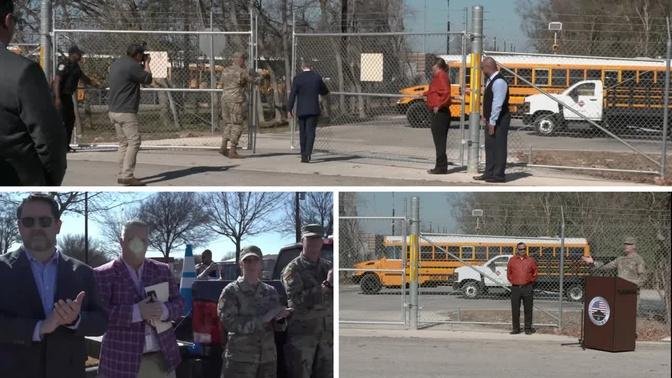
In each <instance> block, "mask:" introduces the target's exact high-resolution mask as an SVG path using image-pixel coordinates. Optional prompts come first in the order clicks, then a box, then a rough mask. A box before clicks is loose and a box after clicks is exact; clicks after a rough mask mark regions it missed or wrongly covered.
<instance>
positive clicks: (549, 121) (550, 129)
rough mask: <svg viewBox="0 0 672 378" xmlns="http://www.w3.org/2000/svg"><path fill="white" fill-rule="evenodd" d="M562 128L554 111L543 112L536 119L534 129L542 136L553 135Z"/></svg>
mask: <svg viewBox="0 0 672 378" xmlns="http://www.w3.org/2000/svg"><path fill="white" fill-rule="evenodd" d="M559 129H560V120H559V119H558V117H556V115H555V114H552V113H542V114H540V115H538V116H536V118H535V119H534V130H535V131H536V132H537V134H539V135H541V136H551V135H553V134H555V133H556V132H557V131H558V130H559Z"/></svg>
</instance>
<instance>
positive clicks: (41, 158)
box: [0, 0, 66, 186]
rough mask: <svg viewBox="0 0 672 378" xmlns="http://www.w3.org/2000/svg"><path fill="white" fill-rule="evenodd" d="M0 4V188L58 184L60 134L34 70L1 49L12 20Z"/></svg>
mask: <svg viewBox="0 0 672 378" xmlns="http://www.w3.org/2000/svg"><path fill="white" fill-rule="evenodd" d="M13 12H14V4H13V2H12V0H0V67H2V69H0V186H9V185H30V186H44V185H61V182H62V181H63V176H64V175H65V168H66V160H65V153H66V152H65V130H64V129H63V126H61V123H60V117H59V116H58V113H57V111H56V108H55V107H54V104H53V102H52V101H51V94H50V91H49V85H48V84H47V79H46V78H45V76H44V72H42V69H41V68H40V66H39V65H38V64H37V63H35V62H33V61H31V60H28V59H26V58H23V57H21V56H19V55H17V54H14V53H12V52H10V51H7V49H6V47H7V45H8V44H9V41H10V40H11V39H12V34H13V33H14V27H15V26H16V22H17V18H16V16H14V14H13Z"/></svg>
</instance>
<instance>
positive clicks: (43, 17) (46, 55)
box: [40, 0, 52, 80]
mask: <svg viewBox="0 0 672 378" xmlns="http://www.w3.org/2000/svg"><path fill="white" fill-rule="evenodd" d="M51 20H52V15H51V0H43V1H42V5H41V7H40V48H41V50H40V65H42V70H43V71H44V74H45V75H46V76H47V80H49V79H51V77H52V75H51V72H52V71H51V65H50V60H51V44H50V41H49V34H50V32H51V25H49V24H50V22H51Z"/></svg>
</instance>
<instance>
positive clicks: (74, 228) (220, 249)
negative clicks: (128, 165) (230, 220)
mask: <svg viewBox="0 0 672 378" xmlns="http://www.w3.org/2000/svg"><path fill="white" fill-rule="evenodd" d="M109 194H110V195H112V196H113V197H118V198H119V201H128V197H124V196H125V193H123V192H122V193H116V192H110V193H109ZM151 194H153V193H152V192H136V193H133V196H134V197H135V198H137V199H142V198H146V197H148V196H150V195H151ZM23 196H24V195H23V194H22V193H21V194H20V195H19V197H20V198H21V197H23ZM119 211H121V209H116V210H113V211H112V213H111V214H110V215H111V216H113V215H114V213H115V212H119ZM282 212H283V210H278V211H276V212H275V213H274V217H275V219H278V218H281V217H282V215H283V214H282ZM62 221H63V226H62V227H61V233H60V234H59V237H60V236H64V235H69V234H75V235H77V234H79V235H83V234H84V217H83V216H81V215H78V214H74V213H69V212H67V213H65V214H64V216H63V217H62ZM89 235H90V237H91V238H94V239H99V240H100V241H103V242H105V240H104V239H103V236H102V232H101V227H100V225H99V224H98V223H97V222H95V221H94V220H91V219H90V220H89ZM293 242H294V235H287V234H281V233H278V232H266V233H263V234H259V235H256V236H253V237H250V238H247V239H243V246H246V245H250V244H254V245H257V246H258V247H259V248H261V250H262V251H263V252H264V253H268V254H274V253H277V252H278V251H279V250H280V248H281V247H284V246H285V245H288V244H291V243H293ZM14 247H18V245H16V246H14ZM206 248H207V249H210V250H211V251H212V252H213V259H214V260H215V261H219V260H221V259H222V258H224V257H230V256H231V255H232V254H233V253H235V245H234V244H233V243H232V242H231V241H230V240H229V239H227V238H225V237H219V238H217V239H214V240H212V241H211V242H209V243H208V244H207V245H195V246H194V254H200V253H201V252H202V251H203V250H204V249H206ZM184 251H185V248H184V247H181V248H179V249H177V250H175V252H171V257H175V258H180V257H183V256H184ZM148 256H150V257H155V256H156V257H158V256H161V253H160V252H158V251H151V250H150V251H148Z"/></svg>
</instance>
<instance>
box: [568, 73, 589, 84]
mask: <svg viewBox="0 0 672 378" xmlns="http://www.w3.org/2000/svg"><path fill="white" fill-rule="evenodd" d="M585 74H586V72H585V71H584V70H569V85H570V86H571V85H573V84H576V83H578V82H579V81H581V80H583V79H584V78H585Z"/></svg>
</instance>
